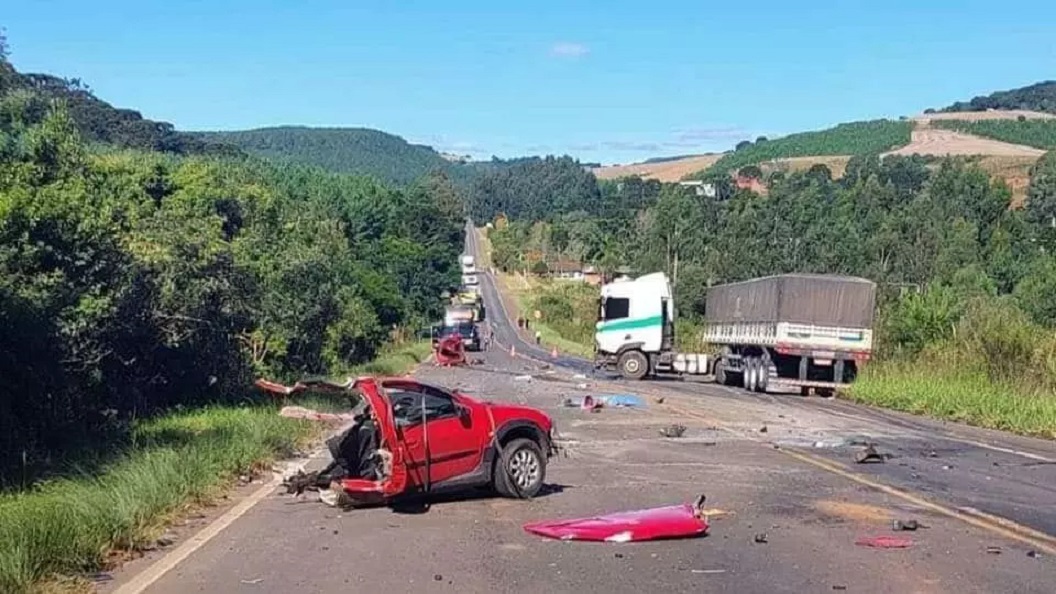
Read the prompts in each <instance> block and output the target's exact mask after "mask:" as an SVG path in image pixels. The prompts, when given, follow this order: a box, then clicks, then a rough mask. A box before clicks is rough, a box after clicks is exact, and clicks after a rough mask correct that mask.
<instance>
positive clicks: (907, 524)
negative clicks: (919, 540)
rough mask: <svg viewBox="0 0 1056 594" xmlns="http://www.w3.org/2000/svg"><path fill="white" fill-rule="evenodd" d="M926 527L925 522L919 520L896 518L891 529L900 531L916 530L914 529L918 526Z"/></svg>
mask: <svg viewBox="0 0 1056 594" xmlns="http://www.w3.org/2000/svg"><path fill="white" fill-rule="evenodd" d="M926 527H927V526H924V525H923V524H921V523H920V522H918V521H916V520H895V521H893V522H891V529H892V530H894V531H895V532H900V531H905V532H914V531H916V530H917V528H926Z"/></svg>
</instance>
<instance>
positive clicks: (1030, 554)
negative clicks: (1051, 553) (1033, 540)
mask: <svg viewBox="0 0 1056 594" xmlns="http://www.w3.org/2000/svg"><path fill="white" fill-rule="evenodd" d="M1027 556H1028V557H1030V558H1031V559H1037V558H1038V557H1039V556H1040V555H1038V552H1037V551H1035V550H1034V549H1030V550H1029V551H1027Z"/></svg>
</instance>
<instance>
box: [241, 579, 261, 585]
mask: <svg viewBox="0 0 1056 594" xmlns="http://www.w3.org/2000/svg"><path fill="white" fill-rule="evenodd" d="M239 581H240V582H242V583H243V584H247V585H249V586H255V585H257V584H259V583H261V582H263V581H264V578H257V579H255V580H239Z"/></svg>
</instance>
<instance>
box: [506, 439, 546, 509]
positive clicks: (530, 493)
mask: <svg viewBox="0 0 1056 594" xmlns="http://www.w3.org/2000/svg"><path fill="white" fill-rule="evenodd" d="M545 479H546V456H544V455H543V451H542V450H541V449H539V444H537V443H535V442H534V441H532V440H530V439H523V438H522V439H515V440H513V441H511V442H510V443H508V444H506V445H505V446H503V448H502V456H501V457H500V458H499V460H498V466H497V467H496V468H495V478H494V481H495V490H496V491H498V493H499V495H502V496H504V497H511V498H514V499H531V498H532V497H535V496H536V494H538V493H539V490H540V489H542V488H543V480H545Z"/></svg>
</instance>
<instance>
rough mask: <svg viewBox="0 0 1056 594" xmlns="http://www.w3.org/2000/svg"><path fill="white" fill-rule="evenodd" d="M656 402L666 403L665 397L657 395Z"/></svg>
mask: <svg viewBox="0 0 1056 594" xmlns="http://www.w3.org/2000/svg"><path fill="white" fill-rule="evenodd" d="M656 403H657V404H663V403H664V397H663V396H657V397H656Z"/></svg>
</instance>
